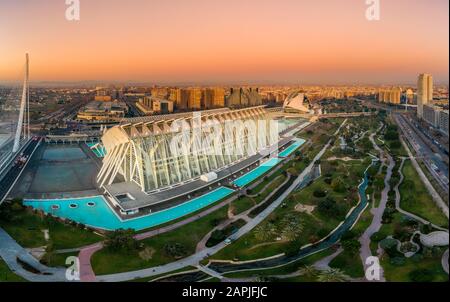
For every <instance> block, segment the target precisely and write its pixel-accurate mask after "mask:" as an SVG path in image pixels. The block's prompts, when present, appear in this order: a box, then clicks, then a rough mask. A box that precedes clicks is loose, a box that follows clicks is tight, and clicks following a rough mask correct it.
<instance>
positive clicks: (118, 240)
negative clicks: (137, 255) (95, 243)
mask: <svg viewBox="0 0 450 302" xmlns="http://www.w3.org/2000/svg"><path fill="white" fill-rule="evenodd" d="M134 235H135V232H134V231H133V230H131V229H128V230H124V229H119V230H116V231H114V232H110V233H108V234H107V235H106V240H105V243H104V244H105V247H106V248H107V249H109V250H111V251H133V250H137V249H138V248H139V242H138V241H137V240H136V239H135V238H134Z"/></svg>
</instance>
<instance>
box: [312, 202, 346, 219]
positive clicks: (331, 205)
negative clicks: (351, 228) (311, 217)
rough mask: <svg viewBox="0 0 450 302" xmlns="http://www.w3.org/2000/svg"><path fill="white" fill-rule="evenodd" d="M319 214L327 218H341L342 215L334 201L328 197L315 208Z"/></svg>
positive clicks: (340, 209)
mask: <svg viewBox="0 0 450 302" xmlns="http://www.w3.org/2000/svg"><path fill="white" fill-rule="evenodd" d="M317 210H318V211H319V213H321V214H323V215H325V216H328V217H338V218H341V217H342V215H343V211H342V208H341V207H340V206H339V205H338V204H337V203H336V201H335V200H334V199H332V198H330V197H327V198H325V199H323V200H321V201H319V204H318V206H317Z"/></svg>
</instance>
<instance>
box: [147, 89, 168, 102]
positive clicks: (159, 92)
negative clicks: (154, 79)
mask: <svg viewBox="0 0 450 302" xmlns="http://www.w3.org/2000/svg"><path fill="white" fill-rule="evenodd" d="M151 93H152V96H153V97H155V98H161V99H165V100H167V99H168V97H169V90H168V89H167V88H159V87H157V88H152V90H151Z"/></svg>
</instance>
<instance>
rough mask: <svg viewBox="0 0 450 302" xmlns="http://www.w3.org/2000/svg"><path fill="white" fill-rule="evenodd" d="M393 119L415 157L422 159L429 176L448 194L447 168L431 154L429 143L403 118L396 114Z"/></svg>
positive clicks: (439, 158)
mask: <svg viewBox="0 0 450 302" xmlns="http://www.w3.org/2000/svg"><path fill="white" fill-rule="evenodd" d="M395 119H396V121H397V124H398V125H399V126H400V128H401V130H402V132H403V134H404V136H405V137H406V139H407V140H408V142H409V143H410V144H411V146H412V147H413V148H414V151H415V152H416V155H417V157H420V158H422V160H423V162H424V163H425V166H426V167H427V169H428V170H429V171H430V173H431V175H432V176H433V177H434V178H435V179H436V181H437V182H438V183H439V185H440V186H441V187H442V189H443V190H444V191H445V192H447V193H448V184H449V182H448V166H447V165H446V164H445V162H444V161H443V160H442V157H440V155H439V154H437V153H434V152H433V150H432V149H431V148H430V146H429V142H426V141H424V140H423V139H422V138H421V136H420V135H418V133H417V132H416V129H414V126H413V125H411V124H410V123H408V122H407V120H406V118H405V117H404V116H402V115H400V114H396V115H395ZM417 131H418V130H417ZM433 167H437V169H436V168H434V169H433Z"/></svg>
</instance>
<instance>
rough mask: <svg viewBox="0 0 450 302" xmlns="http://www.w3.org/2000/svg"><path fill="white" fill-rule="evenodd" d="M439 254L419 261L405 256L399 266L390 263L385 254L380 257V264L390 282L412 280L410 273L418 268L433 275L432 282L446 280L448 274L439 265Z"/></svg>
mask: <svg viewBox="0 0 450 302" xmlns="http://www.w3.org/2000/svg"><path fill="white" fill-rule="evenodd" d="M441 256H442V255H439V256H438V257H433V258H425V259H422V260H420V261H414V260H413V259H411V258H406V262H405V264H403V265H401V266H399V265H393V264H391V262H390V260H389V257H388V256H385V257H383V258H382V259H381V266H382V267H383V270H384V276H385V278H386V280H388V281H391V282H413V280H411V277H410V273H411V272H413V271H415V270H418V269H426V270H429V271H430V273H431V274H432V275H433V280H432V281H433V282H448V281H449V279H448V275H447V274H446V273H445V271H444V270H443V268H442V265H441Z"/></svg>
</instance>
